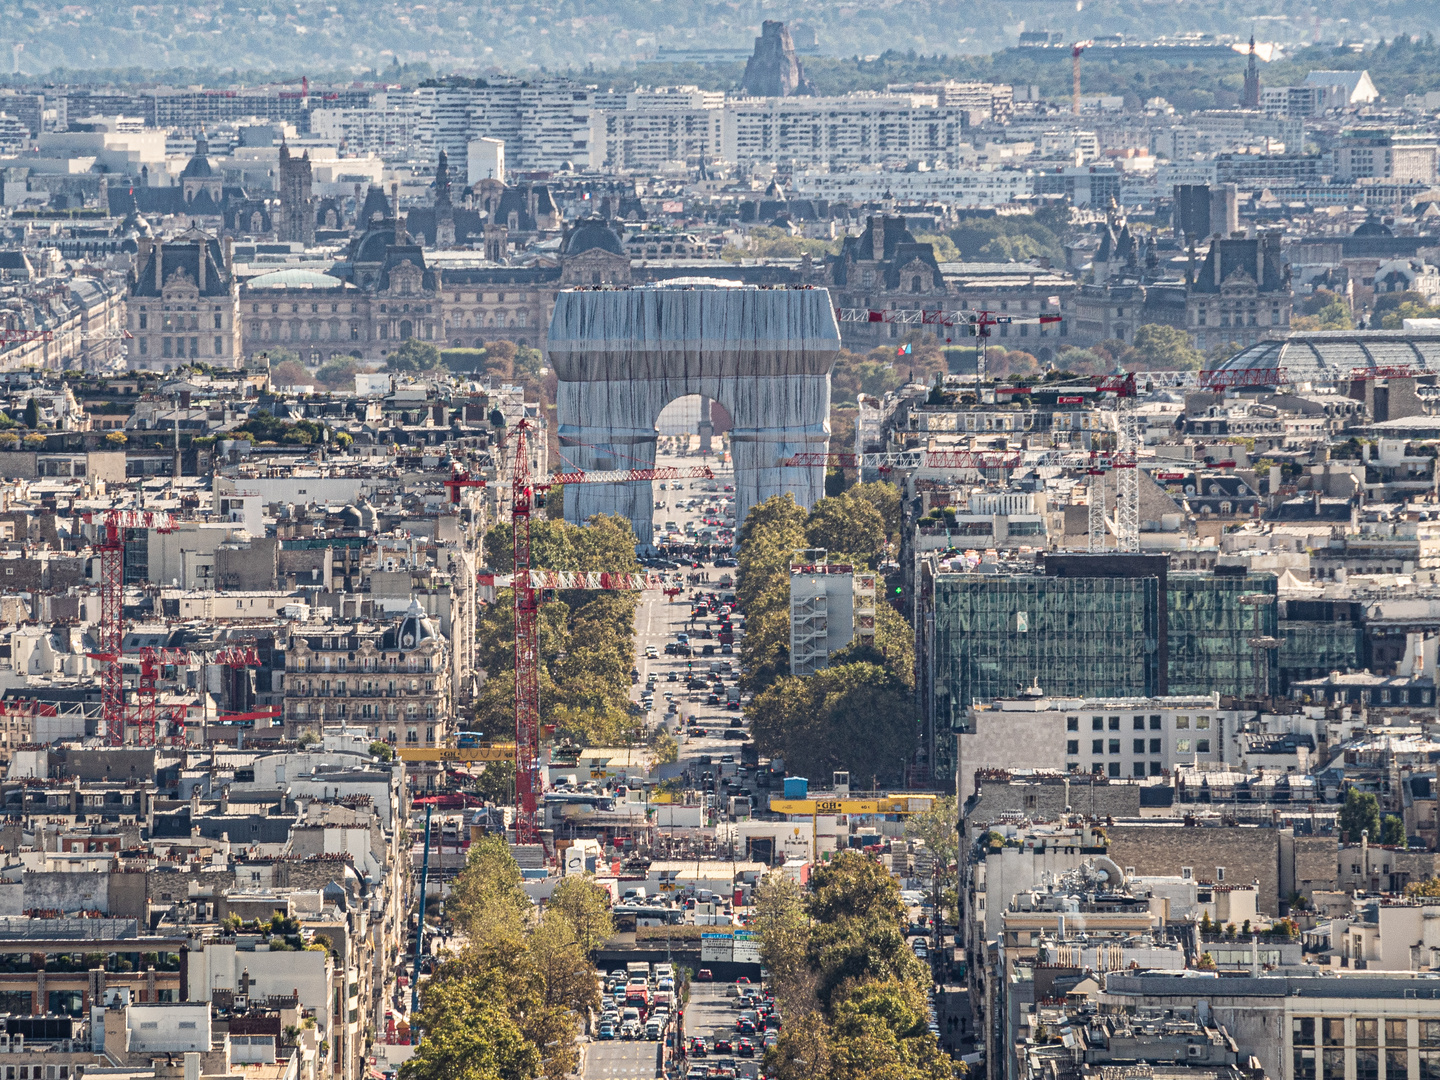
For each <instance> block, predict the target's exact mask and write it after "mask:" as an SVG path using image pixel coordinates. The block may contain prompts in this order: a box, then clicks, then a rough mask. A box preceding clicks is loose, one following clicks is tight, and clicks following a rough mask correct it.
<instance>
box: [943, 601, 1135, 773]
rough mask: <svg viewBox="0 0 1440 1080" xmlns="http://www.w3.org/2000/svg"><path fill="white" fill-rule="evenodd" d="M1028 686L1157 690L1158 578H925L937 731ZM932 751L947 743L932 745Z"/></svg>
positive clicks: (1080, 691)
mask: <svg viewBox="0 0 1440 1080" xmlns="http://www.w3.org/2000/svg"><path fill="white" fill-rule="evenodd" d="M1032 684H1038V685H1039V687H1040V689H1041V690H1043V691H1044V692H1045V693H1046V694H1051V695H1066V696H1076V697H1106V696H1140V695H1144V696H1149V695H1154V694H1157V693H1159V692H1160V582H1159V579H1158V578H1153V577H1143V578H1100V577H1093V578H1092V577H1085V578H1082V577H1074V578H1061V577H1042V576H1039V575H1024V576H1020V575H1016V576H1004V575H994V574H941V575H940V576H938V577H937V578H936V579H935V683H934V685H935V696H936V703H935V704H936V717H937V723H938V726H939V729H940V731H941V732H944V731H945V729H946V727H947V722H948V728H949V730H950V731H951V732H956V731H961V730H963V726H964V724H965V719H966V711H967V710H968V709H969V708H970V706H971V705H973V704H975V703H977V702H990V701H992V700H994V699H995V698H997V697H1010V696H1013V695H1014V694H1016V693H1018V692H1019V691H1021V690H1024V689H1025V688H1027V687H1029V686H1030V685H1032ZM938 741H939V742H940V744H941V745H943V744H944V743H946V742H951V743H953V741H954V740H953V739H949V740H947V739H943V738H942V739H940V740H938Z"/></svg>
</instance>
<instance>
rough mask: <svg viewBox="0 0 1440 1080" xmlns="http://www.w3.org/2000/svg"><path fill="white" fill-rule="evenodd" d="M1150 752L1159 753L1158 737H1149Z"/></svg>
mask: <svg viewBox="0 0 1440 1080" xmlns="http://www.w3.org/2000/svg"><path fill="white" fill-rule="evenodd" d="M1150 753H1152V754H1158V753H1160V740H1159V739H1151V740H1150Z"/></svg>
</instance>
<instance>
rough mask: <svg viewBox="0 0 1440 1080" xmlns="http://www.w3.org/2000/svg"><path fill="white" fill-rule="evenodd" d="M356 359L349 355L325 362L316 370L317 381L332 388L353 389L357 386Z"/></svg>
mask: <svg viewBox="0 0 1440 1080" xmlns="http://www.w3.org/2000/svg"><path fill="white" fill-rule="evenodd" d="M355 372H356V367H355V361H354V360H352V359H351V358H349V357H337V358H336V359H334V360H331V361H329V362H328V363H326V364H323V365H322V366H321V367H320V369H319V370H318V371H316V372H315V381H316V382H318V383H319V384H320V385H321V386H324V387H326V388H327V389H330V390H353V389H354V388H355Z"/></svg>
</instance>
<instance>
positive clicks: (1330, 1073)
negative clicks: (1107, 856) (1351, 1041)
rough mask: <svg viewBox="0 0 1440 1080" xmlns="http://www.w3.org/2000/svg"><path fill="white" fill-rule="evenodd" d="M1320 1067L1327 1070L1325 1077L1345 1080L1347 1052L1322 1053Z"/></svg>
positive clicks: (1333, 1079) (1325, 1051)
mask: <svg viewBox="0 0 1440 1080" xmlns="http://www.w3.org/2000/svg"><path fill="white" fill-rule="evenodd" d="M1320 1067H1321V1068H1322V1069H1324V1070H1325V1075H1326V1076H1327V1077H1331V1078H1332V1080H1343V1078H1344V1076H1345V1051H1344V1050H1322V1051H1320Z"/></svg>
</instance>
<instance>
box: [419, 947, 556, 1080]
mask: <svg viewBox="0 0 1440 1080" xmlns="http://www.w3.org/2000/svg"><path fill="white" fill-rule="evenodd" d="M510 1009H511V1000H510V998H509V988H508V987H507V986H506V984H505V981H504V980H503V979H502V978H501V977H500V976H499V974H498V973H496V972H485V973H483V974H466V975H462V976H458V977H446V978H441V977H438V976H437V977H436V978H433V979H431V980H430V981H429V982H427V983H426V984H425V993H424V995H423V996H422V998H421V1002H420V1011H419V1013H418V1014H417V1015H416V1016H415V1018H414V1021H413V1025H412V1026H414V1027H418V1028H419V1029H420V1030H422V1031H423V1032H424V1033H425V1037H424V1039H423V1041H422V1042H421V1044H420V1048H419V1050H417V1051H416V1053H415V1056H414V1057H412V1058H411V1059H410V1060H409V1061H407V1062H405V1064H403V1065H402V1066H400V1076H401V1078H402V1080H529V1078H530V1077H534V1076H536V1075H538V1074H539V1072H540V1066H541V1056H540V1051H539V1050H538V1048H537V1047H536V1046H535V1045H534V1044H533V1043H531V1042H530V1041H529V1040H528V1039H526V1037H525V1035H524V1032H523V1031H522V1030H521V1029H520V1027H519V1025H518V1024H517V1023H516V1022H515V1020H514V1018H513V1017H512V1016H511V1013H510Z"/></svg>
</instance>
